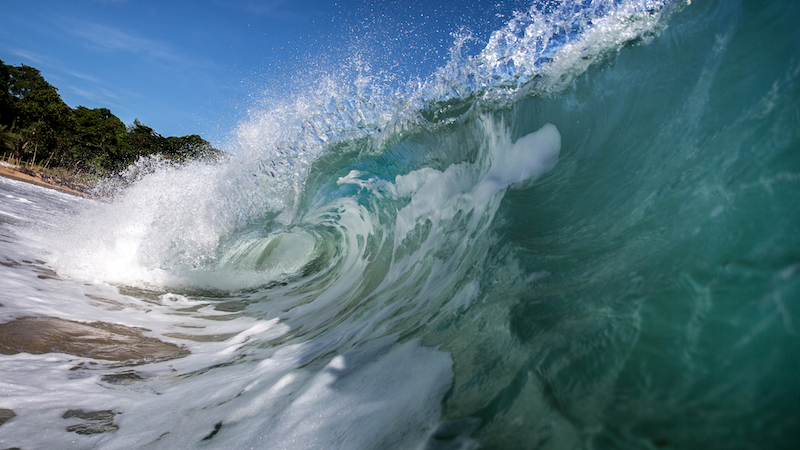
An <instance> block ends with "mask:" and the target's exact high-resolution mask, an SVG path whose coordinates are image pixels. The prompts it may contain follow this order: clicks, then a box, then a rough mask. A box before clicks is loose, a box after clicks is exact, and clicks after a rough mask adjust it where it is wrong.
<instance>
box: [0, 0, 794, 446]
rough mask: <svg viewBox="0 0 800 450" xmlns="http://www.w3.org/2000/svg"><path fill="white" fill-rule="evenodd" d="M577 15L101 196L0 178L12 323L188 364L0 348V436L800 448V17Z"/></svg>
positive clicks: (141, 173)
mask: <svg viewBox="0 0 800 450" xmlns="http://www.w3.org/2000/svg"><path fill="white" fill-rule="evenodd" d="M583 3H585V5H583ZM583 3H581V2H575V3H569V2H566V3H563V4H562V3H559V2H553V3H549V4H548V5H546V6H536V5H534V7H532V8H531V9H530V11H528V12H527V13H525V14H519V15H518V16H517V17H515V18H514V19H512V20H511V21H510V22H509V23H508V24H507V25H506V26H505V27H503V28H502V29H500V30H497V31H496V32H495V33H494V34H493V35H492V39H491V40H490V41H489V43H488V44H487V46H486V48H485V49H484V50H483V52H481V53H480V54H478V55H472V56H470V55H462V54H460V52H459V44H458V43H456V45H455V46H454V48H453V55H452V60H451V62H450V63H449V64H448V65H447V66H445V67H442V68H441V69H440V70H439V71H438V72H437V73H435V74H433V75H431V77H429V78H428V79H426V80H422V81H419V82H414V83H409V84H408V85H407V86H402V87H398V86H385V85H381V84H379V83H378V82H376V81H375V78H372V77H371V76H370V74H369V73H368V71H367V72H363V73H361V72H360V73H357V74H355V75H353V77H352V79H349V78H348V79H338V78H335V77H331V78H330V79H325V80H321V81H320V82H319V83H318V84H317V85H315V87H313V88H312V87H309V88H307V89H306V90H305V91H303V92H301V93H300V94H298V95H297V97H295V98H291V99H286V101H285V103H284V104H273V105H270V106H269V107H265V108H264V110H261V111H256V112H254V113H253V114H252V116H251V118H250V119H249V120H247V121H246V122H244V123H242V125H241V126H240V129H239V130H238V134H237V136H238V138H237V141H236V143H235V145H234V152H233V156H232V157H231V158H230V159H229V160H227V161H225V162H222V163H220V164H216V165H211V166H209V165H202V164H197V165H190V166H186V167H182V168H175V167H170V166H168V165H163V164H161V165H159V164H158V163H154V162H150V163H146V162H142V163H141V164H140V165H139V166H138V169H136V170H132V172H131V173H130V174H129V178H128V180H129V181H132V183H128V186H127V187H125V188H119V187H115V186H110V187H108V189H109V190H114V189H117V190H116V191H114V192H115V194H114V196H113V201H104V202H100V201H95V200H87V199H80V198H77V197H71V196H68V195H65V194H61V193H57V192H51V191H47V190H44V189H42V188H39V187H36V186H31V185H25V184H22V183H19V182H15V181H10V180H5V179H0V194H1V195H0V263H2V265H0V289H2V294H0V296H2V298H0V303H2V305H3V306H2V307H0V320H2V322H10V321H12V320H14V319H17V318H21V317H31V316H47V317H57V318H61V319H65V320H72V321H83V322H96V321H102V322H107V323H114V324H122V325H126V326H129V327H140V328H144V329H147V330H149V331H147V332H146V333H145V334H146V335H147V336H150V337H155V338H158V339H160V340H162V341H164V342H168V343H173V344H177V345H180V346H182V347H184V348H185V349H186V350H188V351H189V352H191V353H190V354H189V355H188V356H184V357H181V358H177V359H171V360H166V361H156V362H152V363H146V364H138V365H126V364H119V363H113V362H110V361H108V360H102V359H92V358H87V357H78V356H73V355H70V354H66V353H45V354H29V353H17V354H12V355H0V374H1V375H2V376H0V393H2V394H1V396H0V408H5V409H11V410H13V411H14V413H15V414H16V417H14V418H13V419H11V420H9V421H8V422H6V423H5V424H3V425H0V445H2V446H6V447H15V446H16V447H20V448H25V449H29V448H65V449H70V448H75V449H83V448H206V447H209V448H270V449H272V448H275V449H277V448H289V449H301V448H309V449H310V448H342V449H358V448H364V449H378V448H380V449H390V448H403V449H405V448H428V449H471V448H492V449H494V448H496V449H512V448H520V449H572V448H595V449H605V448H609V449H610V448H624V449H640V448H644V449H648V448H649V449H653V448H676V449H677V448H682V449H683V448H703V449H717V448H718V449H739V448H741V449H772V448H775V449H778V448H793V446H794V444H795V443H796V442H800V441H798V438H800V436H798V435H799V434H800V407H798V405H800V381H798V380H800V378H798V376H797V374H798V373H800V337H799V336H798V333H800V323H798V320H800V303H799V302H800V214H799V211H800V206H799V205H800V109H798V105H800V86H799V85H798V83H799V82H800V28H798V27H797V26H796V23H795V22H796V18H797V17H800V4H797V2H791V1H778V2H770V3H769V4H764V3H765V2H756V1H751V2H747V1H718V2H714V1H697V2H694V3H692V4H685V3H682V2H679V3H671V2H661V1H632V2H624V1H608V2H600V1H598V2H583ZM136 171H138V173H135V172H136ZM76 409H82V410H84V411H111V412H113V413H114V416H113V425H114V426H115V427H116V428H115V429H108V430H105V432H102V433H96V434H90V435H80V434H76V433H75V432H73V431H68V427H69V426H72V425H75V424H77V423H80V422H81V420H84V421H90V422H91V421H92V420H95V421H97V420H99V419H91V418H89V419H81V418H80V417H78V416H76V415H75V413H71V414H65V412H67V411H69V410H76ZM65 416H66V418H65Z"/></svg>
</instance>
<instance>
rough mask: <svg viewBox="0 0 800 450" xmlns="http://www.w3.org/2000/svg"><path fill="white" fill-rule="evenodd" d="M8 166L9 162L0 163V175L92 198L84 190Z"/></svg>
mask: <svg viewBox="0 0 800 450" xmlns="http://www.w3.org/2000/svg"><path fill="white" fill-rule="evenodd" d="M9 166H10V164H8V163H5V164H0V176H3V177H6V178H10V179H12V180H17V181H22V182H24V183H30V184H35V185H37V186H40V187H43V188H48V189H54V190H57V191H61V192H64V193H66V194H71V195H75V196H78V197H84V198H94V197H93V196H92V195H90V194H88V193H86V192H81V191H78V190H76V189H72V188H70V187H67V186H62V185H60V184H56V183H52V182H50V181H47V180H44V179H42V178H39V177H41V175H40V174H39V177H36V176H31V175H28V174H26V173H23V172H21V171H19V170H17V169H16V168H14V167H9ZM37 174H38V172H37Z"/></svg>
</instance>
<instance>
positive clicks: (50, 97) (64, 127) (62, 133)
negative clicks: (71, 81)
mask: <svg viewBox="0 0 800 450" xmlns="http://www.w3.org/2000/svg"><path fill="white" fill-rule="evenodd" d="M5 68H6V69H8V74H9V76H8V78H7V79H6V83H7V88H8V94H9V96H10V103H11V108H10V109H11V113H12V114H13V117H12V119H11V131H12V132H13V133H14V134H15V153H16V156H17V157H22V158H25V159H28V160H29V161H31V162H36V161H37V160H40V159H43V158H44V157H48V158H49V157H52V156H53V155H54V154H58V153H61V152H63V151H65V150H66V149H67V148H68V147H69V143H70V141H71V137H72V136H71V133H70V130H71V129H72V128H73V127H74V124H75V118H74V116H73V113H72V109H71V108H70V107H69V106H67V105H66V103H64V101H63V100H61V96H60V95H58V90H57V89H56V88H55V87H53V86H52V85H50V83H48V82H47V81H45V79H44V78H43V77H42V75H41V73H40V72H39V71H38V70H37V69H34V68H33V67H30V66H26V65H22V66H20V67H14V66H5Z"/></svg>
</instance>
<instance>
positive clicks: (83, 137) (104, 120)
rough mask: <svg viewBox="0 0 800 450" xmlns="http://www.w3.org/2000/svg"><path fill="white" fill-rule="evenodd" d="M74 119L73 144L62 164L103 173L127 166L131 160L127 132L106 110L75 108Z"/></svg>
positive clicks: (123, 125)
mask: <svg viewBox="0 0 800 450" xmlns="http://www.w3.org/2000/svg"><path fill="white" fill-rule="evenodd" d="M74 115H75V122H76V128H75V130H74V132H73V136H74V140H73V142H72V147H71V149H70V154H69V158H68V161H62V164H63V163H66V162H68V163H70V164H71V165H73V166H74V167H81V168H87V169H90V170H93V171H101V172H106V171H114V170H119V167H120V166H123V165H127V164H129V163H130V161H131V160H132V159H133V157H132V156H131V153H132V151H131V147H130V145H128V143H127V142H126V140H125V138H126V133H127V129H126V127H125V124H124V123H122V121H121V120H119V118H118V117H117V116H115V115H114V114H111V111H110V110H109V109H108V108H95V109H89V108H86V107H85V106H78V107H77V108H76V109H75V111H74Z"/></svg>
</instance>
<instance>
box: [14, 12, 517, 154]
mask: <svg viewBox="0 0 800 450" xmlns="http://www.w3.org/2000/svg"><path fill="white" fill-rule="evenodd" d="M528 3H529V1H523V0H475V1H435V0H400V1H377V0H372V1H369V0H345V1H336V2H333V1H316V0H264V1H258V0H229V1H225V0H198V1H169V0H160V1H158V0H73V1H69V2H66V1H63V0H59V1H56V0H52V1H51V0H37V1H35V2H34V1H30V2H28V1H26V2H4V4H3V13H2V14H0V59H2V60H3V62H4V63H6V64H13V65H20V64H26V65H30V66H33V67H35V68H37V69H39V70H41V72H42V75H43V76H44V77H45V79H47V81H49V82H50V84H52V85H53V86H55V87H56V88H58V89H59V93H60V94H61V97H62V98H63V99H64V101H65V102H66V103H67V104H68V105H69V106H71V107H76V106H78V105H83V106H86V107H89V108H98V107H105V108H109V109H110V110H111V112H112V113H114V114H115V115H117V116H118V117H119V118H120V119H122V121H123V122H125V123H126V124H131V123H132V122H133V120H134V119H136V118H138V119H139V120H140V121H141V122H142V123H144V124H145V125H147V126H150V127H151V128H153V129H154V130H155V131H156V132H158V133H160V134H162V135H164V136H183V135H187V134H200V135H201V136H203V137H204V138H206V139H208V140H210V141H211V142H212V144H215V145H216V146H220V147H224V142H225V140H226V136H227V135H228V133H229V132H230V131H231V130H232V129H233V128H234V127H235V125H236V124H237V123H238V122H240V121H241V120H242V119H243V118H244V116H245V115H246V114H247V111H248V110H249V109H250V108H251V107H253V105H256V104H258V101H259V99H260V98H261V97H263V96H265V95H268V96H273V97H281V96H286V95H291V92H292V88H293V87H294V86H295V81H294V80H296V79H298V78H302V74H304V73H307V72H308V71H310V70H312V69H313V70H326V69H327V67H326V66H330V67H329V69H330V70H332V71H335V70H336V67H335V66H336V65H337V64H341V63H342V61H345V60H347V58H348V57H349V55H351V54H353V53H354V52H359V53H362V54H363V55H364V57H365V58H367V59H369V60H370V63H371V65H372V66H373V68H374V69H376V70H386V71H388V72H391V73H393V74H395V75H396V76H397V77H398V78H399V79H407V78H408V77H411V76H425V75H427V74H428V73H430V72H431V71H433V70H434V69H435V68H436V67H438V66H439V65H440V64H441V63H442V61H443V59H444V58H445V57H446V55H447V50H448V49H449V47H450V44H451V43H452V41H453V37H452V35H451V34H452V33H453V32H457V31H458V30H459V29H461V28H462V27H466V28H468V29H470V30H471V31H472V32H473V35H474V36H475V37H476V38H478V39H479V40H478V41H476V42H475V43H474V44H473V45H474V49H477V48H478V47H481V42H480V39H486V38H488V36H489V33H490V32H491V31H493V30H495V29H497V28H499V27H500V26H501V25H502V24H503V23H504V22H505V21H506V20H508V18H509V17H510V14H512V13H513V11H515V10H524V9H527V6H528ZM474 49H473V50H474Z"/></svg>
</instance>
